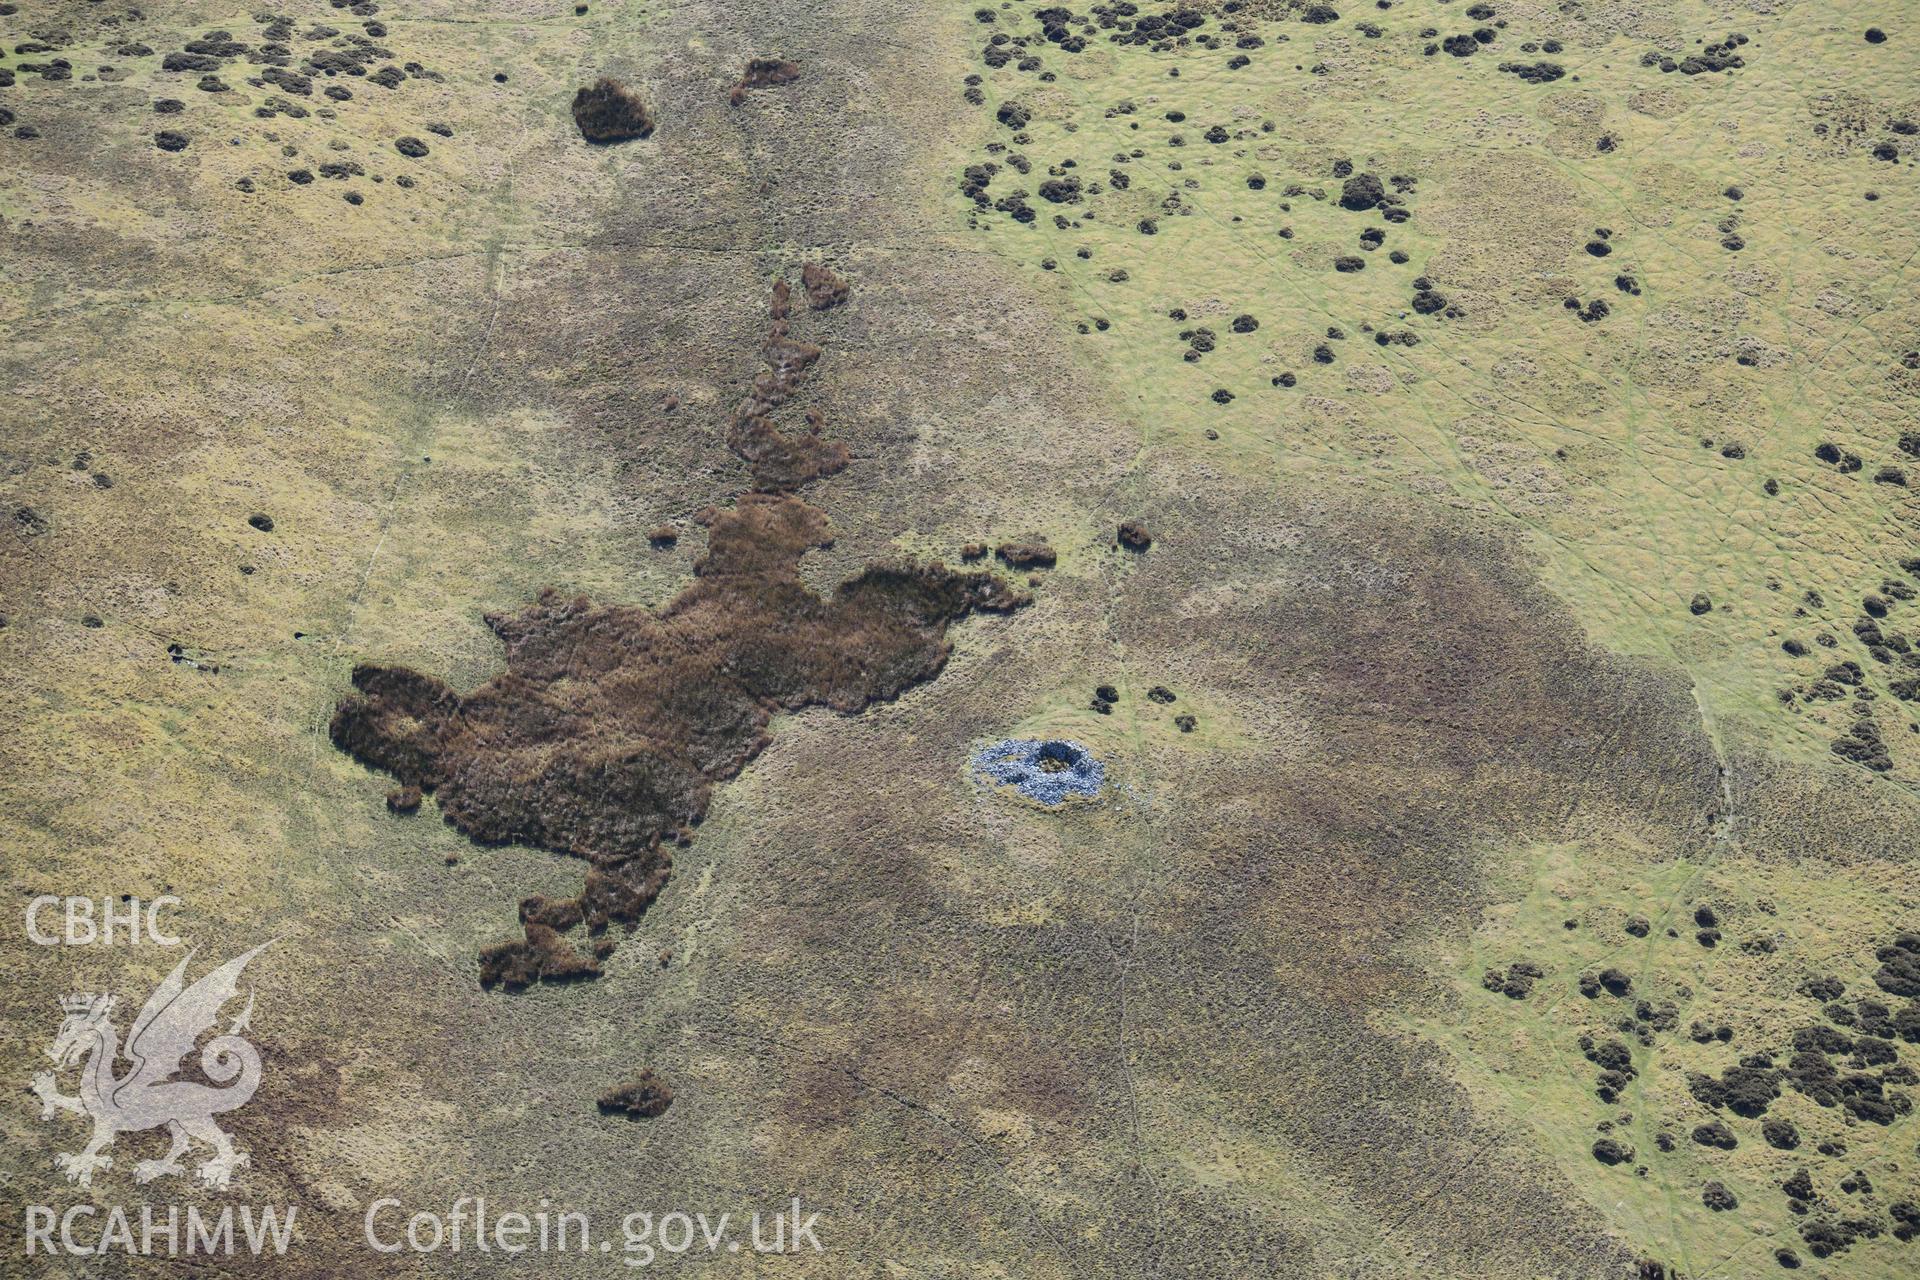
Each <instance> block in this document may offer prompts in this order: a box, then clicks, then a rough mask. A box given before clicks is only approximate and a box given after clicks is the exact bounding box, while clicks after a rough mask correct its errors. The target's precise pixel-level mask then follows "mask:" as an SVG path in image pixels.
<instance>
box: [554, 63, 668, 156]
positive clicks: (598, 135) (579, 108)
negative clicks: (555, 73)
mask: <svg viewBox="0 0 1920 1280" xmlns="http://www.w3.org/2000/svg"><path fill="white" fill-rule="evenodd" d="M573 122H574V123H575V124H576V125H579V126H580V136H581V137H583V138H585V139H586V140H587V141H588V142H592V143H596V144H600V145H603V146H604V145H606V144H608V143H613V142H626V141H628V140H630V139H633V138H644V137H646V136H647V135H648V134H650V133H652V132H653V113H652V112H650V111H648V110H647V104H646V103H644V102H642V101H640V95H639V94H637V93H635V92H634V91H633V90H631V89H629V88H627V86H625V85H623V84H621V83H620V82H619V81H618V80H609V79H607V78H606V77H605V76H602V77H601V78H600V79H599V80H597V81H595V82H594V84H593V85H592V87H590V88H584V89H581V90H580V92H578V93H576V94H574V95H573Z"/></svg>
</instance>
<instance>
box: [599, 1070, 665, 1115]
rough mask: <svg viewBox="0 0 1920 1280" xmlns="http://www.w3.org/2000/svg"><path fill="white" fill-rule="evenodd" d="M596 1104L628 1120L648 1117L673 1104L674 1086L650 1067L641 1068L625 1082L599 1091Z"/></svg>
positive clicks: (660, 1112)
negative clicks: (638, 1072) (637, 1073)
mask: <svg viewBox="0 0 1920 1280" xmlns="http://www.w3.org/2000/svg"><path fill="white" fill-rule="evenodd" d="M598 1105H599V1107H600V1109H601V1110H602V1111H606V1112H610V1113H613V1114H617V1115H624V1116H626V1117H627V1118H628V1119H629V1120H651V1119H652V1118H653V1117H655V1116H657V1115H660V1114H662V1113H664V1112H665V1111H666V1109H667V1108H668V1107H670V1106H672V1105H673V1090H672V1089H671V1088H670V1087H668V1085H667V1082H666V1081H665V1080H662V1079H661V1078H660V1077H659V1076H657V1075H655V1074H654V1073H653V1072H652V1071H651V1070H646V1069H643V1070H642V1071H641V1072H640V1074H639V1075H637V1076H635V1077H634V1078H633V1079H632V1080H629V1081H628V1082H627V1083H625V1084H623V1085H618V1086H616V1087H615V1088H612V1089H609V1090H607V1091H606V1092H605V1093H603V1094H601V1095H600V1098H599V1102H598Z"/></svg>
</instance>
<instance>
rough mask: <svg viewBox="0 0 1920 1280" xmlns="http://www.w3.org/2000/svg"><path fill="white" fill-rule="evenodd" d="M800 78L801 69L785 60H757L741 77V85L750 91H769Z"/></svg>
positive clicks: (750, 63) (751, 62)
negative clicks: (775, 86)
mask: <svg viewBox="0 0 1920 1280" xmlns="http://www.w3.org/2000/svg"><path fill="white" fill-rule="evenodd" d="M799 78H800V68H799V67H798V66H796V65H795V64H794V63H791V62H788V61H787V60H786V59H784V58H755V59H753V60H752V61H750V62H748V63H747V73H746V74H745V75H743V76H741V77H740V83H741V84H743V85H745V86H746V87H747V88H749V89H769V88H772V87H773V86H774V85H777V84H791V83H792V82H793V81H795V80H798V79H799Z"/></svg>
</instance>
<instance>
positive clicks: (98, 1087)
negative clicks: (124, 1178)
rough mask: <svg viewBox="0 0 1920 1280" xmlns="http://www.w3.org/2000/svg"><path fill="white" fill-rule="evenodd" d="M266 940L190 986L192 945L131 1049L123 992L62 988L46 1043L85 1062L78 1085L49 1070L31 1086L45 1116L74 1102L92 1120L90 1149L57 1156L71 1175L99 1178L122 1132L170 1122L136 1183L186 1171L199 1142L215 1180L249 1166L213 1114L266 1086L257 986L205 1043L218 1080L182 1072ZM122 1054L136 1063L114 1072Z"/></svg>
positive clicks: (204, 1177) (204, 1171) (72, 1178)
mask: <svg viewBox="0 0 1920 1280" xmlns="http://www.w3.org/2000/svg"><path fill="white" fill-rule="evenodd" d="M268 945H270V944H268V943H262V944H261V945H260V946H258V947H255V948H254V949H253V950H251V951H249V952H247V953H246V954H244V955H241V956H237V957H235V958H234V959H232V960H229V961H227V963H225V964H223V965H221V966H220V967H219V968H218V969H215V970H213V971H212V972H211V973H208V974H206V975H205V976H203V977H202V978H200V980H199V981H197V982H195V983H194V984H193V985H192V986H188V985H187V980H186V973H187V961H189V960H191V959H193V955H194V953H193V952H188V953H187V955H186V956H185V957H183V958H182V959H181V961H180V963H179V964H177V965H175V966H174V969H173V972H172V973H170V974H168V975H167V977H166V980H165V981H163V982H162V983H161V984H160V985H159V986H158V987H156V988H155V989H154V991H153V994H152V995H150V996H148V997H147V1002H146V1003H145V1004H144V1005H142V1006H141V1007H140V1012H139V1014H138V1015H136V1016H135V1018H134V1020H133V1026H132V1028H131V1029H130V1030H129V1031H128V1033H127V1042H126V1046H125V1048H124V1050H123V1049H122V1047H121V1045H120V1033H119V1031H118V1029H117V1028H116V1027H115V1026H114V1024H113V1014H114V1010H115V1008H116V1007H117V1006H118V1004H119V1000H118V998H117V997H115V996H111V995H103V994H99V993H95V992H81V993H76V994H74V995H69V996H62V997H61V999H60V1009H61V1012H62V1013H64V1014H65V1015H66V1017H65V1019H64V1020H63V1021H62V1022H61V1024H60V1032H59V1034H58V1035H56V1036H55V1037H54V1040H53V1043H52V1044H51V1045H49V1046H48V1047H47V1056H48V1057H49V1058H52V1059H53V1061H54V1063H55V1065H56V1067H57V1068H58V1069H60V1070H62V1071H64V1070H66V1069H67V1068H68V1067H72V1066H76V1065H78V1066H80V1083H79V1092H78V1093H76V1094H63V1093H61V1092H60V1091H59V1087H58V1085H57V1083H56V1081H55V1079H54V1074H53V1072H51V1071H42V1072H40V1073H39V1074H38V1075H36V1076H34V1078H33V1092H34V1094H35V1095H36V1096H37V1097H38V1098H39V1099H40V1118H41V1119H42V1120H51V1119H53V1117H54V1116H55V1115H56V1114H57V1113H59V1112H61V1111H71V1112H75V1113H78V1114H80V1115H84V1116H86V1117H88V1118H89V1119H91V1120H92V1121H93V1137H92V1139H91V1140H90V1141H89V1142H88V1143H87V1145H86V1147H85V1148H84V1149H83V1150H81V1151H78V1152H74V1153H71V1154H65V1153H63V1154H60V1155H57V1156H55V1157H54V1163H55V1165H56V1166H57V1167H58V1168H60V1169H61V1170H62V1171H63V1172H65V1173H66V1175H67V1180H68V1181H69V1182H73V1183H77V1184H79V1185H80V1186H83V1187H85V1186H91V1185H92V1183H93V1175H94V1172H95V1171H96V1170H100V1169H105V1168H108V1167H110V1166H111V1165H112V1164H113V1157H112V1156H110V1155H108V1154H106V1151H107V1148H108V1147H111V1146H112V1145H113V1142H114V1139H115V1138H117V1137H118V1136H119V1135H120V1134H122V1133H131V1132H137V1131H139V1130H143V1129H158V1128H160V1127H162V1126H165V1128H166V1129H167V1131H168V1132H169V1133H170V1134H171V1136H172V1139H173V1145H172V1146H171V1147H170V1148H169V1149H168V1151H167V1154H166V1155H165V1156H163V1157H162V1158H160V1159H158V1160H142V1161H140V1162H139V1163H138V1164H136V1165H134V1167H133V1177H134V1181H136V1182H143V1183H144V1182H152V1181H153V1180H154V1179H156V1178H162V1177H165V1176H167V1175H169V1174H176V1173H184V1172H186V1168H185V1166H184V1165H182V1164H181V1163H180V1157H181V1156H183V1155H185V1154H186V1152H187V1149H188V1147H189V1146H190V1145H191V1144H192V1143H194V1142H199V1143H202V1144H203V1145H205V1146H208V1147H211V1148H212V1149H213V1154H212V1155H210V1156H208V1157H207V1158H206V1159H205V1160H203V1161H202V1162H201V1164H200V1166H199V1168H198V1169H197V1170H196V1171H195V1172H196V1173H197V1174H198V1175H199V1178H200V1180H201V1181H202V1182H204V1183H206V1184H207V1185H208V1186H210V1187H217V1188H224V1187H226V1186H227V1184H228V1183H229V1182H230V1181H231V1180H232V1177H233V1173H234V1170H236V1169H240V1168H243V1167H245V1166H246V1164H247V1163H248V1160H247V1153H246V1152H244V1151H238V1150H235V1149H234V1145H233V1139H232V1138H230V1137H228V1136H227V1134H226V1133H225V1132H224V1131H222V1130H221V1128H220V1126H219V1125H217V1124H215V1123H214V1121H213V1118H214V1117H215V1116H217V1115H222V1114H224V1113H226V1112H229V1111H235V1110H238V1109H239V1108H241V1107H243V1106H245V1105H246V1104H247V1103H248V1102H249V1101H250V1100H251V1099H252V1098H253V1094H254V1090H256V1089H258V1088H259V1087H260V1053H259V1050H257V1049H255V1048H254V1047H253V1045H252V1043H251V1042H249V1041H248V1040H246V1039H244V1038H243V1037H242V1036H241V1032H243V1031H245V1030H246V1029H247V1023H248V1020H249V1018H251V1016H252V1014H253V993H252V990H251V989H249V991H248V993H247V1004H246V1008H245V1009H244V1010H242V1011H241V1013H240V1016H239V1017H237V1018H235V1019H234V1020H233V1024H232V1025H231V1026H230V1027H228V1029H227V1031H226V1033H225V1034H223V1035H217V1036H215V1037H214V1038H213V1039H211V1040H209V1041H207V1043H206V1045H205V1046H204V1047H202V1048H201V1050H200V1070H201V1071H202V1072H203V1073H204V1074H205V1076H206V1078H207V1079H208V1080H211V1081H213V1082H214V1083H213V1084H211V1085H207V1084H202V1083H200V1082H198V1081H194V1080H181V1079H177V1078H176V1077H177V1076H178V1073H179V1071H180V1069H181V1066H182V1064H183V1063H184V1062H185V1060H186V1057H187V1055H188V1054H189V1053H192V1052H193V1048H194V1046H195V1045H196V1044H197V1043H198V1042H199V1040H200V1037H201V1036H202V1035H203V1034H205V1033H206V1032H207V1031H209V1030H211V1029H212V1028H213V1026H214V1023H215V1021H216V1020H217V1019H218V1018H219V1016H220V1010H221V1009H222V1008H223V1007H225V1006H226V1004H227V1003H228V1002H229V1001H230V1000H233V999H234V998H235V997H237V996H238V995H239V988H240V974H241V971H242V970H244V969H245V968H246V967H247V962H248V961H249V960H251V959H253V957H254V956H256V955H258V954H259V953H260V951H261V950H262V949H264V948H265V947H266V946H268ZM123 1056H124V1057H125V1059H126V1060H127V1061H128V1062H129V1063H130V1064H131V1065H130V1066H129V1067H128V1069H127V1070H126V1072H125V1073H124V1074H118V1075H116V1074H115V1070H116V1065H117V1062H118V1060H119V1059H120V1058H121V1057H123Z"/></svg>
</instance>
